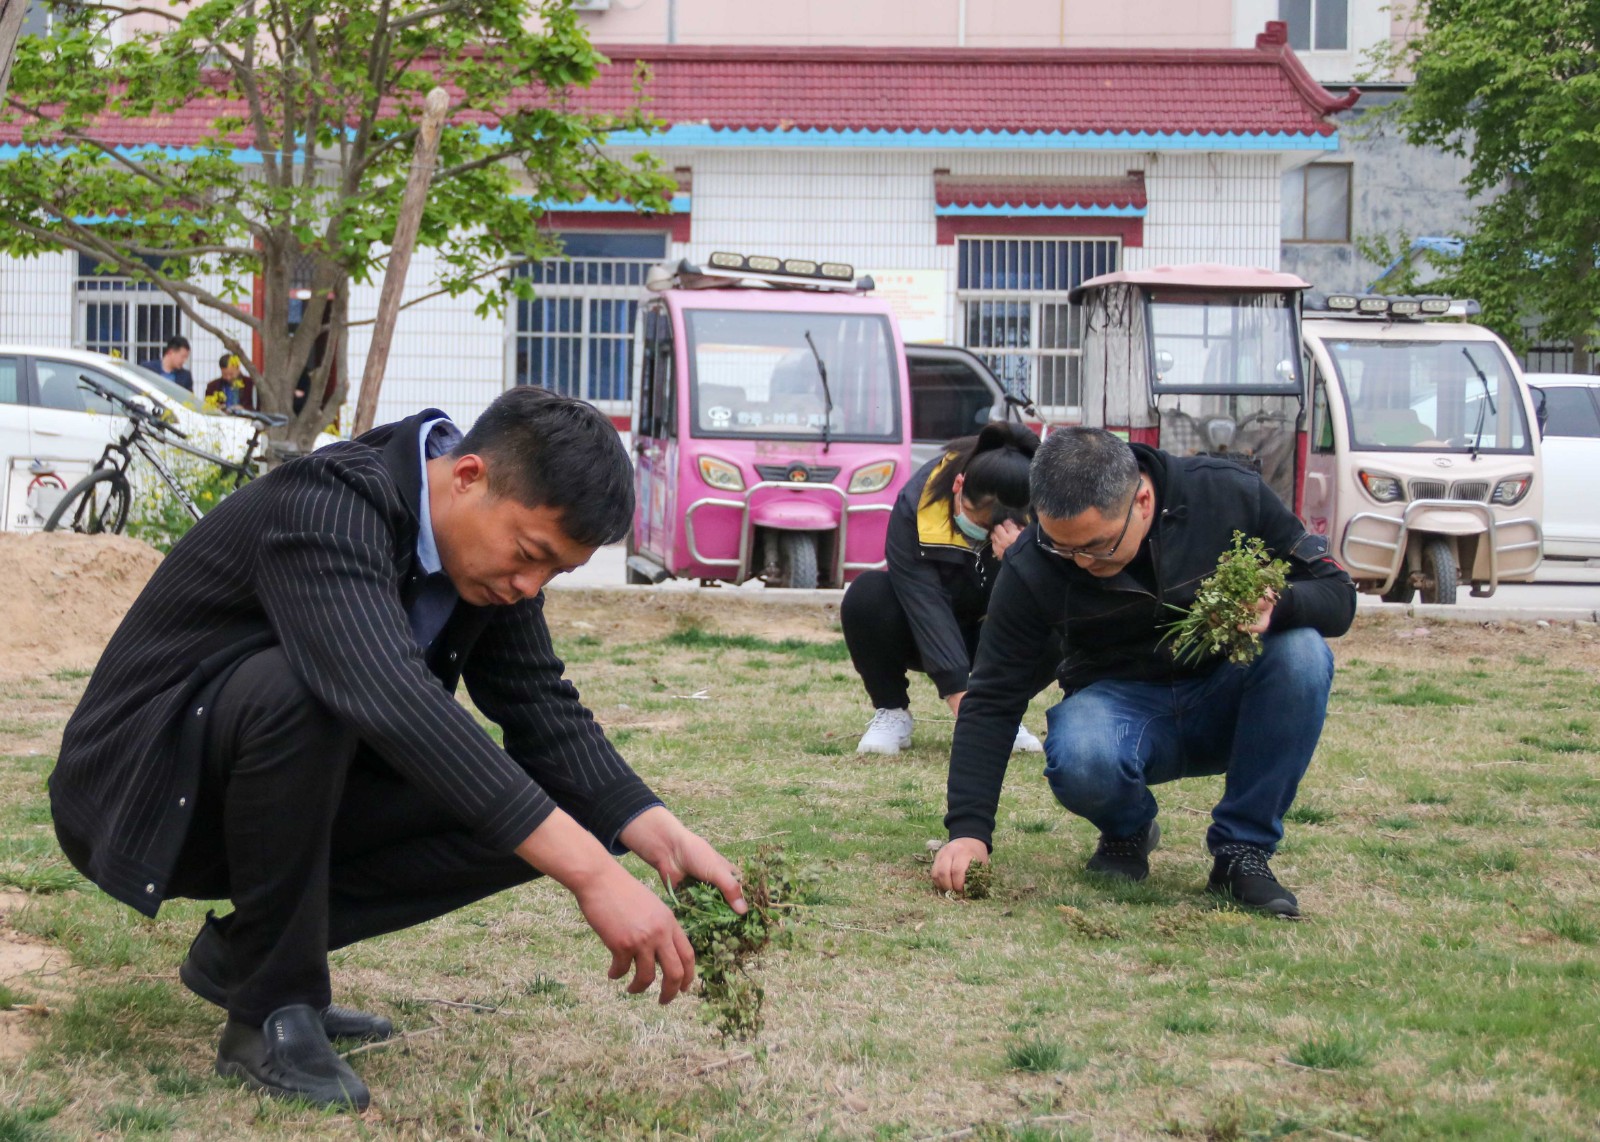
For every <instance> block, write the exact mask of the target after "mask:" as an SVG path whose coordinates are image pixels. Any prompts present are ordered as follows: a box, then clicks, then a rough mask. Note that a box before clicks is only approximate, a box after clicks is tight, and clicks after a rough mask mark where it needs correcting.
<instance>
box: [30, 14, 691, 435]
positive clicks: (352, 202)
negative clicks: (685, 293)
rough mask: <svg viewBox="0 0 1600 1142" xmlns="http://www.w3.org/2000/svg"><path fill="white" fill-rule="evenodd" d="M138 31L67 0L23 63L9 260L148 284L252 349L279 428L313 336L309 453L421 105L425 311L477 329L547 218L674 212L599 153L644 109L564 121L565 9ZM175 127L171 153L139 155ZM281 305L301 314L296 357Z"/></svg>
mask: <svg viewBox="0 0 1600 1142" xmlns="http://www.w3.org/2000/svg"><path fill="white" fill-rule="evenodd" d="M143 12H144V13H145V15H144V16H142V17H141V18H140V20H142V21H143V22H144V24H146V25H148V24H149V23H150V22H151V21H155V22H156V23H157V24H159V25H160V27H159V30H156V31H140V30H137V25H138V23H139V22H138V21H131V22H130V18H129V16H128V14H127V13H126V12H123V11H122V10H120V9H118V8H116V7H114V6H112V5H110V4H93V3H74V4H72V5H71V6H68V7H63V8H61V9H59V10H58V12H57V21H56V25H55V27H54V29H53V31H52V34H51V35H50V37H48V38H45V39H31V40H26V41H24V42H23V43H22V44H21V45H19V48H18V52H17V58H16V63H15V67H14V69H13V73H12V81H11V92H10V98H9V100H8V106H7V107H6V109H5V111H4V113H3V115H0V121H4V122H9V123H10V124H11V125H13V126H12V130H13V132H15V131H16V130H17V129H20V131H21V134H22V137H23V138H24V140H25V141H26V142H27V143H28V144H30V146H29V147H28V148H25V149H24V150H23V151H22V153H20V154H17V155H16V156H15V157H12V158H9V159H7V160H5V161H3V162H0V217H4V218H5V219H6V220H7V222H8V223H12V224H11V225H7V226H4V227H0V250H3V251H4V252H7V253H11V254H18V255H24V256H26V255H31V254H36V253H39V252H42V251H45V250H50V249H60V248H63V247H64V248H67V249H72V250H77V251H79V252H82V253H85V254H89V255H90V256H92V257H94V258H95V259H96V260H97V261H98V262H100V263H101V264H103V265H105V266H107V267H110V268H114V269H115V270H116V271H117V272H119V273H122V274H124V275H126V276H128V277H130V278H134V279H136V280H142V281H148V282H151V283H153V284H154V285H156V286H157V287H159V288H160V289H162V290H164V291H165V292H166V293H168V294H169V295H170V296H171V297H172V298H173V299H174V300H175V301H176V302H177V304H178V305H179V307H180V308H181V309H182V310H183V311H184V313H185V315H186V317H187V319H188V321H189V322H192V323H193V324H194V325H196V326H199V327H201V328H205V329H209V330H211V331H212V332H214V333H216V334H217V335H218V336H219V337H221V339H222V340H223V343H224V345H225V346H226V347H227V349H228V350H229V351H230V352H234V353H237V354H238V355H239V357H240V358H241V359H242V360H244V361H246V362H247V363H249V362H250V361H251V360H252V354H251V351H250V350H251V345H250V344H249V341H250V336H249V335H254V336H256V337H259V338H260V341H261V345H262V349H263V357H264V359H263V362H262V365H261V367H260V368H259V369H255V370H253V371H254V372H255V374H256V381H257V386H258V389H259V391H260V393H261V396H262V401H263V407H264V409H265V410H266V411H269V412H283V413H289V412H291V408H292V406H291V401H292V393H293V390H294V388H295V384H296V381H297V380H298V379H299V378H300V376H301V374H302V372H304V371H305V370H306V369H307V368H308V367H311V366H312V364H313V361H314V357H313V349H314V343H315V342H316V340H317V339H318V336H319V335H321V334H324V333H325V334H326V343H327V344H328V345H330V346H332V347H333V351H332V352H327V353H324V354H323V355H322V359H321V364H320V366H318V367H316V368H315V370H314V372H313V375H312V377H311V386H312V387H311V390H310V391H311V392H313V393H314V394H319V395H321V394H324V393H325V394H326V399H325V401H321V402H319V401H310V402H307V407H306V411H305V412H304V413H302V414H301V415H300V416H299V417H298V418H297V420H296V422H295V423H294V424H293V425H292V426H291V433H290V436H291V439H293V440H295V441H297V442H298V443H301V444H305V443H308V442H309V440H310V439H311V438H312V437H314V436H315V434H316V432H317V431H318V430H320V429H321V428H322V427H323V426H324V425H325V424H326V423H327V422H328V420H329V419H331V417H332V415H333V414H335V413H336V412H337V410H338V407H339V405H340V404H341V403H342V401H343V398H344V380H343V378H344V377H345V375H346V374H347V373H348V369H346V368H345V367H344V366H343V364H342V363H341V365H340V368H339V370H338V372H337V374H335V375H336V376H337V378H338V383H337V384H336V385H333V386H331V387H329V386H327V385H326V381H327V378H328V377H329V375H330V374H329V370H330V368H331V366H332V365H333V363H334V361H336V360H338V359H339V358H340V357H342V355H343V346H344V342H345V335H346V331H347V329H348V328H349V324H350V315H349V312H348V298H349V290H350V286H351V284H352V283H362V282H367V281H371V280H373V279H374V278H376V277H377V276H379V275H380V274H381V272H382V268H383V266H384V262H385V256H386V244H387V243H388V242H389V241H390V240H391V239H392V237H393V234H394V228H395V220H396V213H397V211H398V209H399V204H400V199H401V194H402V191H403V188H404V183H405V174H406V170H407V167H408V165H409V163H410V161H411V153H412V148H413V144H414V142H415V138H416V132H417V124H418V120H419V119H420V115H421V105H422V97H423V94H424V93H425V92H426V91H428V90H429V89H431V88H432V87H434V86H436V85H437V86H443V87H444V88H445V89H446V90H447V91H448V92H449V93H450V95H451V109H450V114H449V119H448V123H449V124H450V125H449V126H448V127H447V129H446V130H445V132H444V135H443V138H442V140H441V143H440V152H439V162H438V168H437V171H436V173H435V175H434V178H433V182H432V185H431V188H430V192H429V197H428V202H427V207H426V210H425V213H424V216H423V219H422V224H421V229H420V236H419V239H418V242H419V245H420V246H422V247H424V248H432V249H433V250H434V251H436V253H437V255H438V256H437V257H436V259H435V263H436V266H437V274H436V280H435V281H433V282H432V283H430V284H431V285H432V287H433V289H434V290H437V291H439V292H442V293H445V294H449V295H451V296H459V295H468V294H470V295H474V296H476V297H477V298H478V299H479V305H478V308H479V310H480V312H484V313H488V312H493V311H494V310H496V309H497V308H498V307H499V306H501V305H503V304H504V301H505V298H506V296H507V294H508V293H509V292H511V291H512V289H513V286H512V285H511V283H510V280H509V275H508V273H507V272H506V270H507V269H508V268H509V267H510V266H511V265H514V264H515V263H516V262H518V261H520V260H523V259H526V258H530V257H540V256H546V255H548V254H549V253H551V252H553V251H552V243H551V240H550V238H549V237H548V236H547V235H546V234H543V233H541V231H540V228H539V221H540V218H541V216H542V213H543V211H542V208H541V204H542V203H545V202H550V201H558V202H573V201H578V200H581V199H583V198H585V197H589V196H593V197H596V198H601V199H606V200H621V201H626V202H631V203H634V204H636V205H637V206H638V207H639V208H641V209H645V210H654V211H663V212H664V211H666V210H667V209H669V202H670V198H671V194H672V191H673V183H672V180H671V178H670V176H669V175H667V174H665V173H663V172H662V171H660V170H659V169H658V168H657V167H656V165H655V164H654V162H653V161H652V160H649V159H648V158H647V157H645V156H642V155H635V156H633V157H631V158H627V159H622V158H615V157H613V156H611V155H610V154H608V153H607V152H606V151H605V150H604V149H603V146H602V144H603V143H604V140H605V138H606V136H607V134H608V133H609V132H612V131H617V130H629V131H636V130H648V129H651V128H652V127H653V126H655V124H654V122H653V121H652V120H651V119H650V118H649V117H648V116H647V115H646V114H645V113H644V112H643V111H642V110H641V109H639V108H638V107H637V106H636V107H635V108H634V109H632V110H628V111H625V112H624V113H620V114H591V113H588V112H585V111H582V110H578V109H577V108H578V107H580V106H581V104H582V96H581V94H580V93H577V92H575V91H574V89H575V88H581V87H583V86H585V85H587V84H589V83H590V82H592V81H593V80H594V78H595V77H596V75H597V74H598V71H599V68H600V67H601V65H602V64H603V63H604V57H603V56H601V55H600V54H599V53H598V52H597V51H596V50H595V49H594V47H593V46H592V45H591V44H590V43H589V42H588V40H587V37H586V36H585V34H584V31H583V27H582V25H581V24H580V23H579V21H578V20H577V18H576V17H575V15H574V14H573V12H572V11H571V9H570V6H569V3H568V2H567V0H543V2H540V3H530V2H529V0H459V2H453V0H443V2H428V0H377V2H376V3H373V2H369V0H270V2H264V0H244V2H237V0H207V2H204V3H198V4H195V5H192V6H190V7H189V8H187V9H186V10H184V9H177V8H175V9H173V10H172V11H171V13H170V14H164V13H162V12H161V11H160V10H159V8H155V7H152V8H146V9H143ZM130 120H138V121H139V122H137V123H130V122H129V121H130ZM180 122H181V123H187V124H189V126H190V130H189V131H188V132H187V134H186V137H185V138H184V139H183V145H182V146H181V147H165V148H163V147H157V146H151V145H146V144H145V143H144V142H142V141H141V140H144V139H150V140H154V139H156V138H158V137H166V138H170V137H171V136H170V135H167V136H158V135H156V134H155V132H158V131H161V130H162V129H164V128H169V127H170V126H171V125H173V124H176V123H180ZM147 262H149V263H153V265H151V264H147ZM218 278H220V279H221V280H222V281H223V283H224V285H223V286H222V287H221V288H220V289H218V288H216V287H215V282H216V280H217V279H218ZM207 279H209V280H210V281H211V283H212V288H210V289H208V288H206V286H205V285H204V284H203V283H204V282H205V281H206V280H207ZM258 281H259V285H257V284H256V283H257V282H258ZM294 289H301V290H309V291H310V297H309V299H307V300H306V302H305V312H304V314H303V318H302V321H301V324H300V326H299V331H298V332H297V333H296V334H295V335H294V336H293V337H291V336H290V335H289V332H288V312H289V300H290V292H291V290H294ZM252 297H253V298H254V301H255V304H254V305H252V304H251V303H250V300H249V299H251V298H252ZM241 327H242V328H243V329H245V330H247V331H248V334H249V335H247V336H245V337H241V336H239V330H240V328H241Z"/></svg>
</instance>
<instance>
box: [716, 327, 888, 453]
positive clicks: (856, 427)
mask: <svg viewBox="0 0 1600 1142" xmlns="http://www.w3.org/2000/svg"><path fill="white" fill-rule="evenodd" d="M685 324H686V327H687V331H688V335H689V362H690V368H691V377H690V383H691V389H692V392H691V399H692V406H691V415H692V418H693V421H692V423H693V430H694V435H696V436H725V437H734V438H741V437H752V438H754V437H768V438H770V437H774V436H778V437H785V438H804V439H821V437H822V429H823V425H824V424H825V423H826V425H827V427H828V435H829V438H830V439H832V440H836V441H849V440H899V439H900V433H901V429H900V377H899V370H898V368H896V357H895V351H894V337H893V335H892V333H891V331H890V328H889V322H888V320H887V319H886V318H885V317H883V316H882V315H880V314H856V313H774V312H758V311H752V310H721V309H699V310H689V311H688V312H687V313H686V314H685ZM808 335H809V339H808ZM813 346H815V351H814V352H813ZM819 357H820V358H821V365H822V366H824V367H825V368H826V371H827V380H828V384H827V394H826V395H831V396H832V398H833V414H832V417H831V419H830V418H828V416H827V413H826V409H827V407H828V404H827V399H826V395H825V393H824V387H823V380H822V369H819V367H818V364H819V362H818V358H819Z"/></svg>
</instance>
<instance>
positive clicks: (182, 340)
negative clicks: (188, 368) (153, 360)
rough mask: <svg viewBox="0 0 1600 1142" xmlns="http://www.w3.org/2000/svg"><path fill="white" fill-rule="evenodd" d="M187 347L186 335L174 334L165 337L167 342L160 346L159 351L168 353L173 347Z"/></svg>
mask: <svg viewBox="0 0 1600 1142" xmlns="http://www.w3.org/2000/svg"><path fill="white" fill-rule="evenodd" d="M188 347H189V339H188V338H187V337H179V336H178V335H177V334H174V335H173V336H171V337H168V338H167V343H166V344H165V345H163V346H161V351H162V352H163V353H170V352H172V351H173V350H174V349H187V348H188Z"/></svg>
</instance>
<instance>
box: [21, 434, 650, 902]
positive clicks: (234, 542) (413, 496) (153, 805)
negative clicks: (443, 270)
mask: <svg viewBox="0 0 1600 1142" xmlns="http://www.w3.org/2000/svg"><path fill="white" fill-rule="evenodd" d="M443 415H444V414H443V413H441V412H438V411H437V410H435V409H428V410H426V411H424V412H422V413H420V414H419V415H417V416H414V417H411V418H410V419H408V420H404V421H401V422H399V423H398V424H392V425H385V426H383V427H380V428H377V429H374V430H373V431H372V432H370V433H367V434H366V435H365V436H362V437H361V438H360V439H358V440H353V441H344V442H341V443H338V444H334V445H330V446H328V447H326V448H323V449H320V450H318V451H317V452H315V453H313V454H311V455H309V456H305V457H301V458H300V459H297V460H293V461H291V462H290V463H287V464H284V465H283V466H281V467H279V468H278V469H276V470H275V471H273V472H272V473H270V474H269V475H267V476H264V477H263V478H261V479H259V480H256V481H253V482H252V483H250V484H247V485H246V486H245V487H243V488H242V489H240V490H239V491H238V492H236V493H234V494H233V495H231V496H229V497H228V498H227V499H226V500H224V501H223V502H222V504H221V505H219V506H218V507H217V509H216V510H215V511H213V512H211V513H210V514H209V515H207V516H206V517H205V519H203V520H202V521H201V522H200V523H198V524H196V525H195V527H194V528H193V529H192V530H191V531H190V532H189V534H188V535H186V536H184V538H183V539H182V540H181V541H180V542H179V543H178V544H177V545H176V546H175V547H174V548H173V550H172V553H171V554H170V555H169V556H167V558H166V559H165V560H164V561H163V562H162V564H161V566H160V567H159V568H158V569H157V571H156V573H155V575H154V576H152V578H151V580H150V582H149V584H148V585H147V586H146V587H145V589H144V591H143V592H142V593H141V594H140V595H139V598H138V599H137V600H136V601H135V602H134V605H133V607H132V609H130V610H129V612H128V614H127V616H126V617H125V618H124V619H123V621H122V624H121V626H119V627H118V628H117V631H116V633H115V634H114V635H112V637H111V641H110V643H108V644H107V646H106V649H105V652H104V654H102V656H101V658H100V661H99V663H98V664H97V665H96V667H95V670H94V674H93V675H92V676H91V678H90V679H89V685H88V687H87V689H86V690H85V691H84V695H83V700H82V701H81V702H80V703H79V704H78V708H77V709H76V711H74V713H73V715H72V718H71V720H70V721H69V722H68V723H67V728H66V733H65V735H64V736H63V738H62V743H61V756H60V760H59V761H58V762H57V765H56V769H55V772H54V773H53V774H51V777H50V804H51V810H52V813H53V814H54V817H55V823H56V831H57V835H58V837H59V838H60V840H61V844H62V848H63V850H65V851H66V852H67V854H68V855H69V857H71V859H72V860H73V863H74V864H76V865H77V866H78V867H79V869H80V871H82V872H83V873H84V875H86V876H87V877H89V878H90V879H91V880H93V881H94V882H95V883H96V884H98V885H99V886H100V887H101V888H103V889H104V890H105V891H106V892H108V893H109V894H110V895H112V896H114V897H116V898H117V899H118V900H121V901H123V902H124V903H126V904H128V905H130V906H132V907H133V908H135V909H137V910H138V911H140V912H143V913H145V914H146V915H150V916H154V915H155V914H156V911H157V909H158V908H159V907H160V904H161V901H162V899H163V897H164V895H165V890H166V885H167V881H168V878H169V876H170V875H171V871H172V868H173V865H174V863H175V862H176V860H177V856H178V852H179V849H180V848H181V847H182V844H183V840H184V837H185V836H186V834H187V832H188V824H189V817H188V813H189V810H190V808H191V807H192V806H193V805H194V803H195V792H196V789H197V788H198V785H199V779H200V742H201V741H202V732H203V726H204V721H205V716H206V713H205V708H206V705H207V701H208V695H209V693H211V692H214V691H215V690H216V689H218V688H219V684H220V681H221V680H222V679H224V678H225V677H226V675H227V673H228V671H229V670H230V669H231V667H232V666H233V665H235V664H236V663H237V662H239V661H240V660H241V659H242V658H243V657H244V656H245V655H247V654H249V653H251V652H253V651H255V650H258V649H261V648H263V647H267V646H271V645H274V644H277V645H280V646H282V647H283V650H284V651H285V653H286V654H287V656H288V659H289V662H290V663H291V665H292V667H293V669H294V671H295V673H296V674H298V675H299V676H300V678H301V680H302V681H304V682H305V684H306V685H307V686H308V687H309V688H310V690H311V691H312V693H314V694H315V695H316V696H317V697H318V699H319V700H320V701H321V702H322V703H323V704H324V705H326V706H327V707H328V709H329V710H331V711H332V712H333V713H334V714H336V715H337V716H338V717H340V718H341V719H343V720H345V721H346V722H347V723H348V724H350V725H351V726H353V727H354V728H355V729H356V730H357V731H358V733H359V735H360V737H361V740H362V741H363V743H364V744H365V745H367V746H368V747H370V748H372V749H374V750H376V751H377V753H378V754H379V755H380V756H382V757H383V758H384V759H385V760H386V761H387V762H388V763H389V764H390V765H391V766H393V767H394V769H395V770H396V772H398V773H399V774H401V775H402V776H403V777H404V778H405V779H406V780H407V781H410V782H412V783H413V784H415V785H417V786H418V787H420V788H422V789H424V790H426V791H427V792H428V793H429V794H431V795H432V796H434V797H436V798H437V799H438V800H439V802H440V803H441V804H444V805H446V806H448V807H449V808H450V809H451V810H452V811H453V813H454V814H455V815H456V816H457V817H458V818H459V819H460V820H461V821H462V822H463V824H464V825H465V826H466V827H468V828H470V829H471V830H472V832H473V833H474V834H475V835H476V836H477V837H478V838H479V839H480V840H482V841H483V842H484V843H486V844H489V845H492V846H495V847H497V848H499V849H501V850H503V851H507V852H509V851H510V850H512V849H514V848H515V847H516V846H517V845H518V844H520V843H521V842H522V841H523V840H524V839H526V837H527V836H528V834H529V833H531V832H533V830H534V829H535V828H537V827H538V825H539V824H540V823H541V822H542V821H543V820H544V819H545V817H547V816H548V815H549V814H550V812H551V811H552V810H553V809H554V808H555V807H556V806H558V805H559V806H560V807H562V808H564V809H566V810H567V811H568V812H570V813H571V814H572V815H573V816H574V817H576V818H577V819H578V821H580V822H581V823H582V824H583V825H584V826H585V827H587V828H588V829H589V830H590V831H591V832H592V833H594V834H595V835H596V836H597V837H599V838H600V840H601V841H602V842H603V843H606V844H608V845H610V846H612V848H613V850H615V849H616V843H617V842H616V837H617V834H618V833H619V832H620V831H621V829H622V828H623V826H624V825H626V824H627V822H628V821H629V820H631V819H632V818H633V817H635V816H636V815H638V813H640V812H641V811H643V810H644V809H647V808H649V807H650V806H652V805H656V804H659V803H660V802H659V801H658V799H657V798H656V796H655V794H654V793H652V792H651V791H650V789H649V788H648V787H647V786H646V785H645V783H644V782H643V781H641V780H640V779H639V777H638V776H637V775H636V774H635V773H634V772H633V771H632V770H631V769H630V768H629V767H628V765H627V763H626V762H624V761H623V760H622V758H621V757H620V756H619V755H618V754H617V752H616V750H615V749H613V748H612V746H611V744H610V743H609V742H607V741H606V738H605V735H604V733H603V732H602V731H601V729H600V727H599V726H598V725H597V724H596V723H595V721H594V718H593V716H592V715H591V714H590V713H589V711H588V710H587V709H586V708H585V707H584V706H583V705H582V703H581V702H580V701H579V699H578V692H577V690H576V689H575V688H574V687H573V686H572V685H571V684H570V683H569V682H567V681H566V680H565V679H564V678H563V677H562V674H563V669H564V668H563V666H562V663H561V660H560V659H559V658H558V657H557V656H556V654H555V652H554V650H553V648H552V647H551V643H550V634H549V629H548V627H547V626H546V624H545V620H544V611H543V605H544V597H543V595H540V596H539V597H537V598H534V599H526V600H523V601H522V602H520V603H517V604H515V605H513V606H509V607H475V606H472V605H470V604H468V603H466V602H459V603H457V605H456V608H455V610H454V612H453V613H452V614H451V617H450V620H449V622H448V623H447V624H446V625H445V628H444V630H443V631H442V632H441V633H440V635H439V637H438V638H436V639H435V640H434V642H433V644H432V646H431V647H430V648H429V650H428V653H427V654H426V656H425V655H424V654H423V652H422V651H420V650H418V649H417V647H416V645H415V643H414V642H413V640H412V636H411V630H410V627H409V625H408V623H407V619H406V608H407V606H408V604H409V603H410V602H411V599H412V598H413V596H414V594H415V592H416V590H417V589H419V588H420V586H421V584H422V579H423V576H422V572H421V569H420V568H418V567H417V566H416V547H417V530H418V518H417V509H418V504H419V502H420V497H421V488H422V476H421V467H420V458H419V456H418V447H417V433H418V431H419V430H420V428H421V425H422V423H423V422H424V421H426V420H430V419H433V418H435V417H439V416H443ZM461 681H465V682H466V685H467V690H468V693H469V694H470V695H471V696H472V700H473V702H474V703H475V704H476V705H477V707H478V709H480V710H481V711H483V713H484V715H485V716H487V717H488V718H489V719H490V720H491V721H493V722H495V723H496V724H497V725H499V726H500V727H501V729H502V730H503V731H504V739H505V748H504V749H502V748H501V747H500V746H497V745H496V744H495V743H494V741H493V740H492V739H491V738H490V737H489V736H488V734H486V733H485V732H484V731H483V730H482V729H481V728H480V727H479V726H478V724H477V723H476V721H474V719H473V718H472V716H471V715H470V714H469V713H468V712H467V711H466V710H465V709H464V708H463V707H462V706H461V705H460V703H458V702H457V701H456V700H455V698H454V697H453V694H454V691H455V689H456V686H457V684H458V683H459V682H461Z"/></svg>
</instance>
